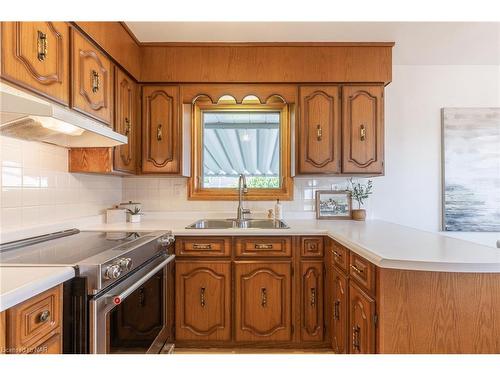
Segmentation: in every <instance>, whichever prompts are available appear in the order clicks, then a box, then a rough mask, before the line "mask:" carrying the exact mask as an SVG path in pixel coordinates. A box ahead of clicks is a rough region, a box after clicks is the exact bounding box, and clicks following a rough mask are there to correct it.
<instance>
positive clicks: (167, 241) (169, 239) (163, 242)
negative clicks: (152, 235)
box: [158, 234, 175, 246]
mask: <svg viewBox="0 0 500 375" xmlns="http://www.w3.org/2000/svg"><path fill="white" fill-rule="evenodd" d="M174 240H175V239H174V236H172V235H171V234H169V235H166V236H163V237H160V238H158V244H159V245H160V246H170V245H172V244H173V243H174Z"/></svg>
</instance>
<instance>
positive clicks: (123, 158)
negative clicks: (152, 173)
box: [113, 68, 140, 173]
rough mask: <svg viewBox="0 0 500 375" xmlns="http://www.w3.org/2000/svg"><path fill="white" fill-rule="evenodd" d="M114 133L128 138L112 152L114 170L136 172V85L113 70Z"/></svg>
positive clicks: (119, 72)
mask: <svg viewBox="0 0 500 375" xmlns="http://www.w3.org/2000/svg"><path fill="white" fill-rule="evenodd" d="M114 124H115V131H116V132H118V133H120V134H123V135H125V136H126V137H127V138H128V143H127V144H126V145H121V146H117V147H115V148H114V150H113V166H114V169H115V170H117V171H121V172H126V173H134V172H135V170H136V159H137V157H136V140H137V138H138V134H137V133H138V132H140V127H138V118H137V85H136V83H135V82H134V81H133V80H132V78H130V77H129V76H128V75H127V74H126V73H125V72H123V71H122V70H121V69H118V68H115V120H114Z"/></svg>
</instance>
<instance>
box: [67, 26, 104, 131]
mask: <svg viewBox="0 0 500 375" xmlns="http://www.w3.org/2000/svg"><path fill="white" fill-rule="evenodd" d="M71 36H72V39H71V40H72V88H73V89H72V91H71V93H72V95H71V97H72V107H73V109H75V110H77V111H79V112H82V113H85V114H86V115H88V116H91V117H93V118H95V119H97V120H99V121H102V122H104V123H106V124H108V125H111V123H112V120H113V111H112V110H113V108H112V107H113V84H112V82H113V77H112V74H113V72H112V64H111V61H110V60H109V59H108V58H107V57H106V56H105V55H104V54H103V53H102V52H101V51H99V49H98V48H97V47H96V46H94V45H93V44H92V43H91V42H90V41H88V40H87V39H85V37H84V36H83V35H81V34H80V33H79V32H78V31H76V30H74V29H72V30H71Z"/></svg>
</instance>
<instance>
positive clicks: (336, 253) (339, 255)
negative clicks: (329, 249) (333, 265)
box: [333, 250, 342, 259]
mask: <svg viewBox="0 0 500 375" xmlns="http://www.w3.org/2000/svg"><path fill="white" fill-rule="evenodd" d="M333 255H335V256H336V257H337V258H340V259H342V254H340V253H338V252H336V251H335V250H333Z"/></svg>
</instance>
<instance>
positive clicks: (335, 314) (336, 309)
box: [333, 300, 340, 320]
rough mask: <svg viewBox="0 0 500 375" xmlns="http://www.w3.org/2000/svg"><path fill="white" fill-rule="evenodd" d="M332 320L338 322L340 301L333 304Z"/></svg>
mask: <svg viewBox="0 0 500 375" xmlns="http://www.w3.org/2000/svg"><path fill="white" fill-rule="evenodd" d="M333 320H340V300H336V301H335V302H334V303H333Z"/></svg>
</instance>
